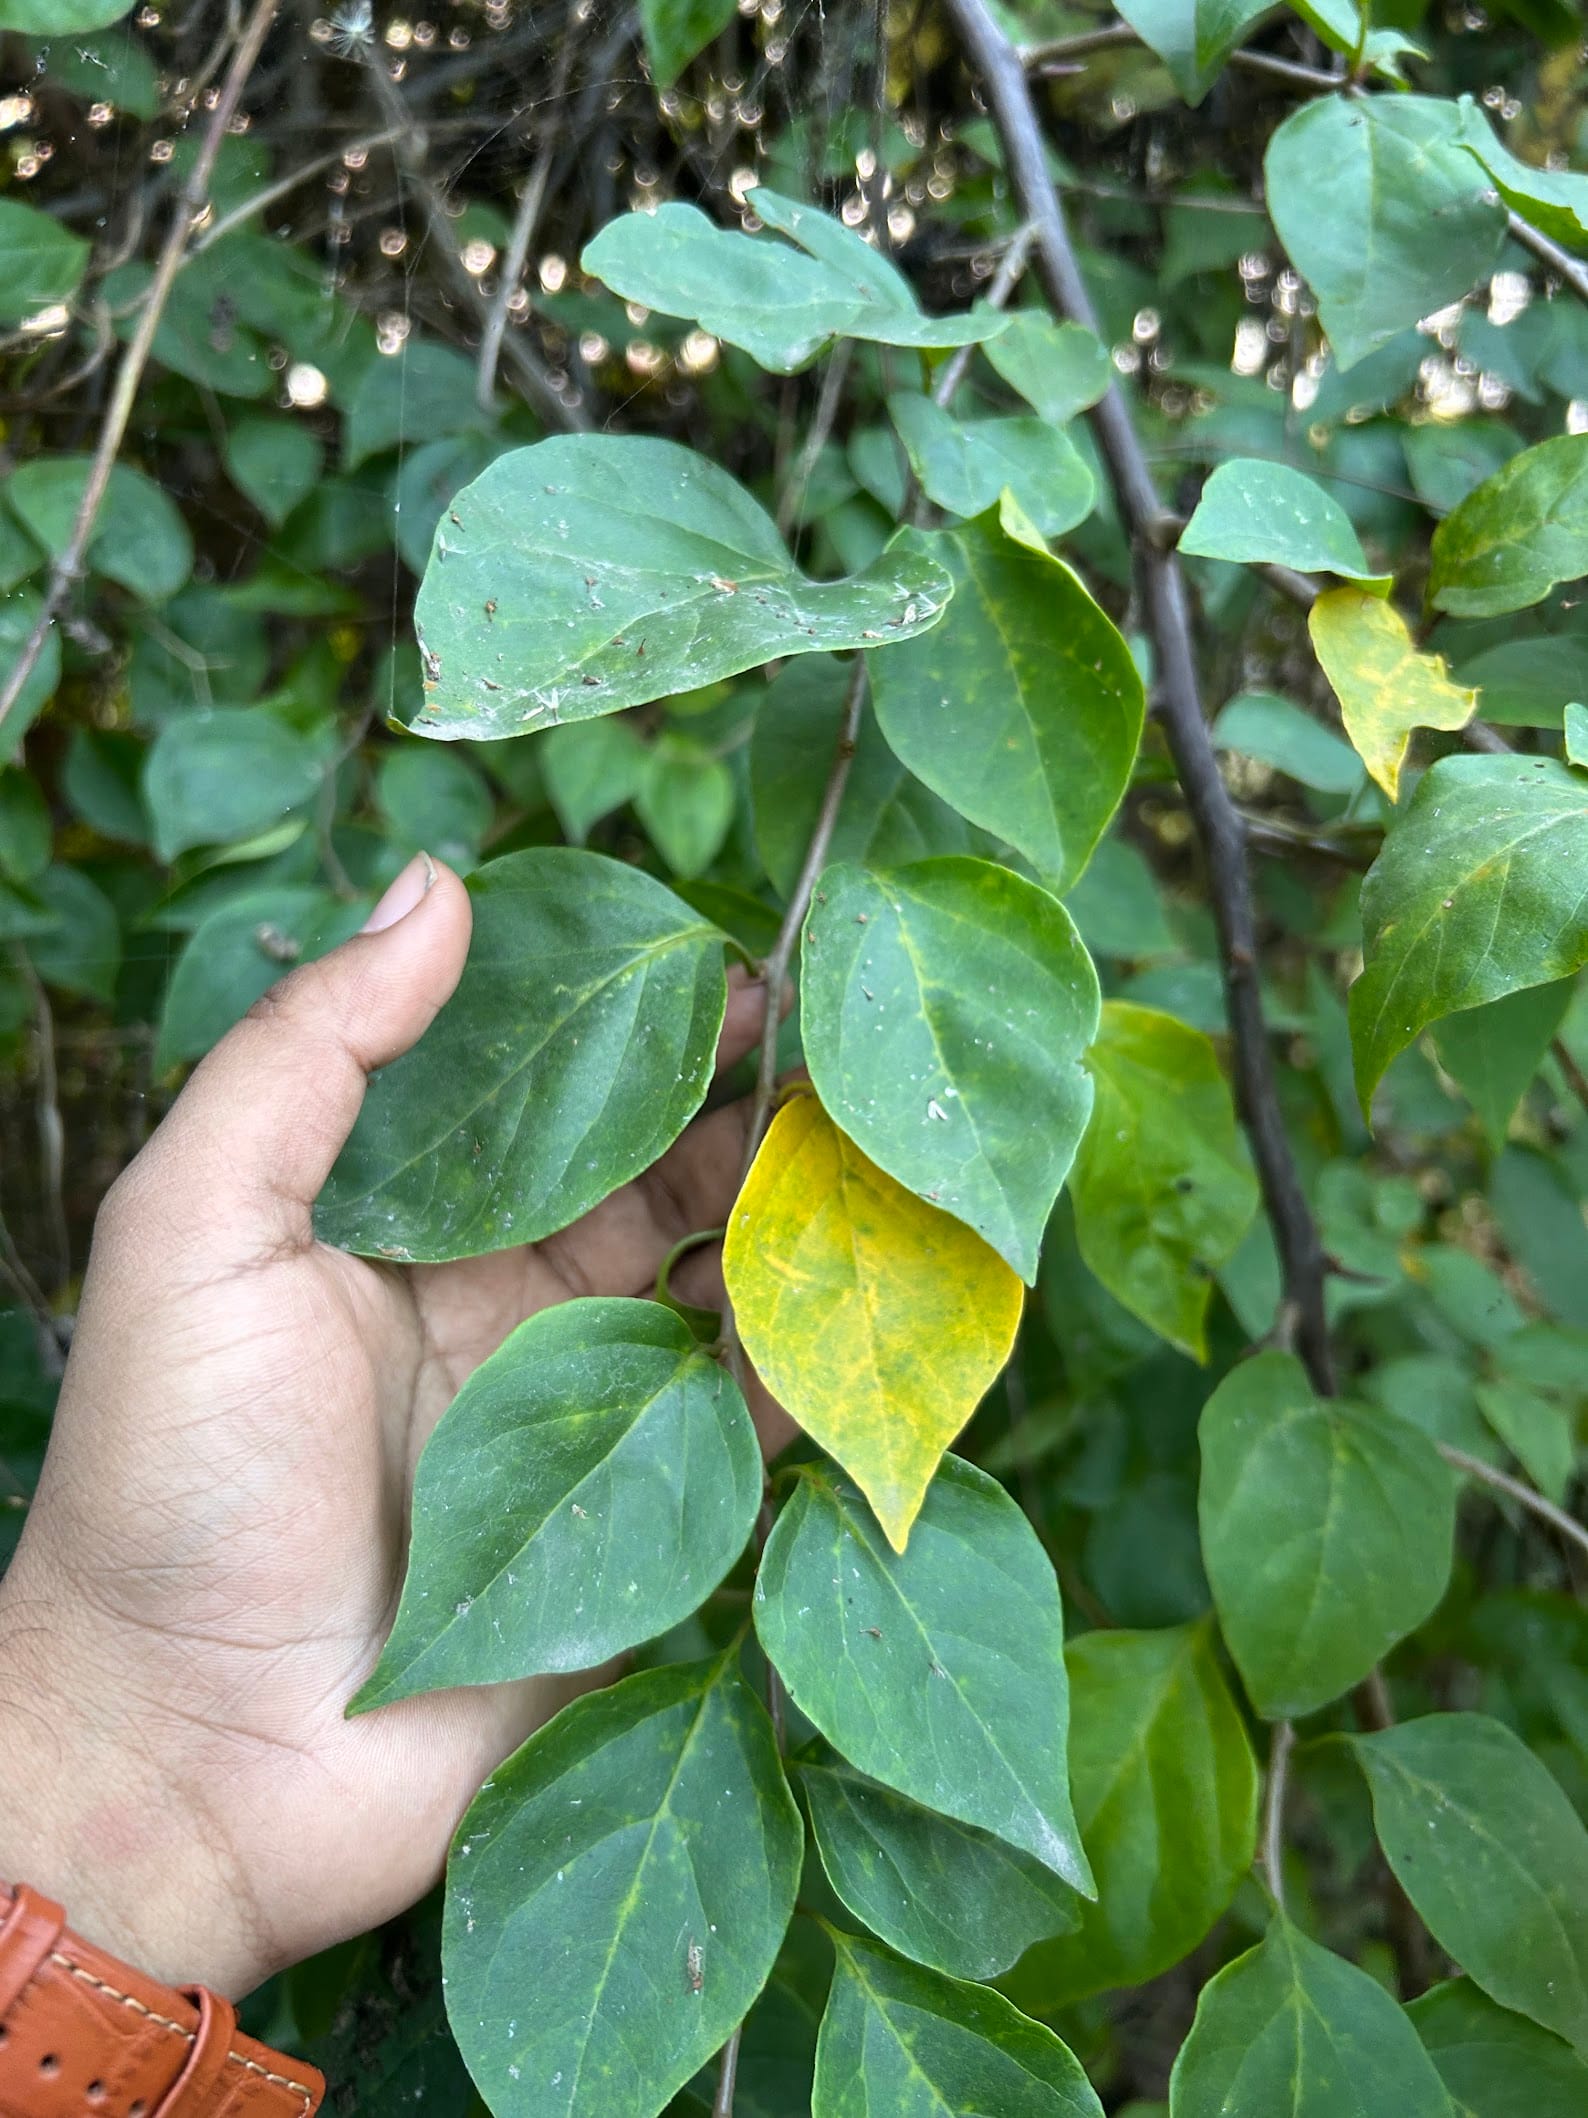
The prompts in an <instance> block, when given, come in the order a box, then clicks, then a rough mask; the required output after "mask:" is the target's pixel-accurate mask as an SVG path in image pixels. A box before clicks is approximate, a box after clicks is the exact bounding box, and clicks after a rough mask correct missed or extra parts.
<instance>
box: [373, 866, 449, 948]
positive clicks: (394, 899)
mask: <svg viewBox="0 0 1588 2118" xmlns="http://www.w3.org/2000/svg"><path fill="white" fill-rule="evenodd" d="M435 880H436V864H435V862H434V861H433V860H432V859H431V858H430V855H429V854H428V853H416V854H415V855H414V857H413V859H412V860H411V861H410V862H409V863H408V865H407V867H406V868H404V870H403V872H402V873H401V875H399V876H398V878H397V880H396V881H395V882H394V883H391V884H389V885H388V887H387V890H386V894H385V896H384V897H383V898H382V899H381V901H380V903H379V904H378V905H377V906H376V907H375V909H374V911H373V912H371V914H370V915H369V917H368V919H366V920H365V922H364V925H363V928H362V932H364V933H365V934H383V933H385V931H386V929H387V928H388V927H394V926H396V924H397V922H398V920H399V919H404V918H406V917H407V915H408V914H409V913H410V912H411V911H412V910H413V908H414V906H415V905H417V904H422V903H423V902H424V900H425V898H427V897H428V896H429V895H430V892H431V890H432V889H433V888H434V886H435Z"/></svg>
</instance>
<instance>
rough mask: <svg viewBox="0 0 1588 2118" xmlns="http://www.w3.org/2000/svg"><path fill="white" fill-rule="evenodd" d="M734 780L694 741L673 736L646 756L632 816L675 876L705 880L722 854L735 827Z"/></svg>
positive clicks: (658, 742) (659, 741)
mask: <svg viewBox="0 0 1588 2118" xmlns="http://www.w3.org/2000/svg"><path fill="white" fill-rule="evenodd" d="M735 802H736V790H735V787H734V782H733V774H732V773H731V772H730V771H729V770H728V767H727V766H726V765H725V764H724V763H723V761H722V759H721V758H719V757H714V756H713V755H712V753H711V751H710V750H708V749H707V748H706V747H705V745H704V744H702V743H697V742H696V741H695V740H694V739H693V737H691V736H687V735H678V734H674V733H672V732H671V731H668V732H664V733H663V734H662V735H661V736H659V737H658V738H657V740H656V742H655V743H653V744H652V746H651V748H650V750H649V751H648V752H647V754H646V760H645V771H644V773H643V775H642V776H641V779H640V784H639V786H638V787H637V788H636V789H635V794H634V813H635V814H636V816H638V818H639V820H640V822H641V823H642V824H643V825H644V827H645V830H646V833H647V835H648V836H649V838H650V841H651V844H652V845H653V846H654V847H655V848H656V850H657V852H658V853H660V855H661V856H662V858H663V860H665V861H666V863H667V865H668V867H669V868H670V869H671V870H672V872H673V874H675V875H678V876H681V877H683V878H684V879H685V880H686V881H687V880H688V879H689V878H690V877H692V876H695V875H700V874H703V873H704V871H705V870H706V869H707V868H709V867H710V866H711V864H712V862H713V861H714V860H715V859H716V857H717V855H718V854H719V853H720V852H721V851H722V844H723V840H724V839H725V838H726V837H727V836H728V832H729V829H730V827H731V826H732V823H733V813H734V808H735Z"/></svg>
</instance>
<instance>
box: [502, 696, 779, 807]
mask: <svg viewBox="0 0 1588 2118" xmlns="http://www.w3.org/2000/svg"><path fill="white" fill-rule="evenodd" d="M791 666H792V667H793V668H795V669H798V668H800V667H801V666H802V665H801V664H800V663H798V662H795V663H793V664H792V665H791ZM537 740H539V741H540V743H541V766H542V770H543V771H544V773H545V776H546V793H547V795H548V796H549V797H550V799H551V805H552V807H553V809H555V810H556V812H557V821H558V822H559V823H560V824H561V825H562V828H563V829H564V831H566V832H567V834H568V836H569V837H570V838H571V839H572V840H573V841H574V843H575V844H576V845H580V846H582V845H583V844H584V842H585V839H586V838H587V837H588V836H589V833H590V827H591V825H592V824H598V823H600V821H601V819H602V817H604V816H610V815H611V814H612V812H613V810H614V809H621V808H622V807H623V805H624V803H625V802H631V801H632V800H633V799H634V797H635V795H636V794H638V793H639V791H640V784H641V782H642V781H643V780H644V778H645V768H646V764H647V761H648V759H649V757H650V752H649V751H648V750H647V749H646V747H645V745H644V743H643V742H642V741H641V740H640V737H639V734H638V732H637V730H636V729H635V728H633V727H632V726H631V724H630V723H629V722H627V721H619V720H601V721H570V722H569V723H568V725H567V726H566V727H564V728H552V729H550V730H548V731H547V733H546V734H545V736H544V737H541V738H538V739H537Z"/></svg>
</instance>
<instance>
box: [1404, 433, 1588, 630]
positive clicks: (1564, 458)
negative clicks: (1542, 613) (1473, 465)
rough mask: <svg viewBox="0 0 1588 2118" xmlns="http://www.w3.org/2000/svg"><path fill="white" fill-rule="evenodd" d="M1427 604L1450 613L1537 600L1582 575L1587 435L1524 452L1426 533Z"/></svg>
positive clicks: (1586, 560)
mask: <svg viewBox="0 0 1588 2118" xmlns="http://www.w3.org/2000/svg"><path fill="white" fill-rule="evenodd" d="M1432 551H1433V565H1432V568H1431V570H1430V572H1429V576H1428V601H1429V603H1430V604H1431V605H1432V607H1433V608H1434V609H1435V610H1447V611H1449V612H1451V613H1452V615H1453V616H1455V617H1458V618H1493V617H1499V616H1502V615H1503V614H1504V613H1505V612H1506V611H1511V610H1522V609H1524V608H1526V606H1527V605H1528V604H1530V603H1537V602H1540V601H1541V600H1542V599H1543V598H1544V597H1545V596H1547V595H1548V594H1549V592H1550V590H1551V589H1552V588H1553V587H1554V586H1555V584H1556V583H1557V582H1558V581H1575V580H1577V579H1578V578H1579V577H1580V576H1581V575H1583V574H1585V573H1588V434H1561V435H1558V436H1557V437H1556V439H1555V440H1553V441H1541V442H1540V443H1539V444H1538V446H1537V448H1532V449H1524V450H1523V451H1522V453H1521V455H1520V456H1513V457H1512V458H1511V460H1510V461H1509V462H1508V463H1505V464H1502V465H1501V466H1500V468H1499V470H1497V471H1496V472H1495V473H1494V475H1493V476H1492V477H1490V478H1486V479H1485V480H1484V482H1483V483H1482V485H1480V486H1478V487H1477V488H1476V490H1475V491H1473V492H1470V493H1469V494H1468V495H1467V497H1466V499H1465V500H1463V501H1462V503H1461V505H1460V506H1459V507H1458V508H1457V509H1456V510H1455V512H1454V514H1451V515H1447V516H1446V517H1445V519H1444V521H1443V522H1441V523H1440V525H1439V527H1438V528H1437V529H1436V530H1435V531H1434V541H1433V547H1432Z"/></svg>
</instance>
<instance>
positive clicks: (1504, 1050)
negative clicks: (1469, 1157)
mask: <svg viewBox="0 0 1588 2118" xmlns="http://www.w3.org/2000/svg"><path fill="white" fill-rule="evenodd" d="M1573 990H1574V981H1573V980H1572V979H1570V978H1558V979H1556V981H1555V983H1554V984H1553V985H1531V986H1524V987H1523V988H1522V990H1521V991H1520V992H1519V993H1508V994H1507V995H1506V997H1505V998H1504V999H1503V1000H1491V1001H1490V1002H1489V1003H1488V1005H1487V1006H1486V1007H1476V1008H1468V1009H1466V1010H1465V1012H1464V1013H1462V1014H1460V1015H1450V1016H1447V1017H1446V1019H1445V1020H1444V1021H1443V1022H1441V1023H1440V1024H1439V1026H1438V1028H1437V1029H1436V1030H1435V1032H1434V1046H1435V1049H1436V1050H1437V1051H1438V1053H1439V1063H1440V1065H1441V1066H1442V1067H1443V1068H1444V1070H1445V1072H1446V1073H1447V1074H1448V1075H1449V1076H1450V1078H1451V1079H1452V1080H1453V1081H1454V1082H1455V1084H1456V1086H1457V1087H1458V1088H1459V1089H1460V1090H1461V1093H1462V1094H1463V1095H1464V1096H1465V1097H1466V1099H1467V1101H1468V1102H1469V1103H1470V1104H1471V1105H1472V1107H1473V1109H1474V1110H1475V1111H1476V1112H1477V1114H1478V1116H1479V1118H1480V1119H1481V1120H1482V1122H1483V1129H1484V1131H1485V1132H1486V1133H1487V1134H1488V1136H1489V1140H1490V1142H1491V1144H1492V1145H1494V1146H1495V1147H1503V1146H1504V1144H1505V1136H1506V1133H1507V1132H1508V1131H1509V1129H1510V1124H1511V1119H1512V1116H1513V1115H1514V1113H1515V1110H1516V1107H1517V1105H1518V1104H1519V1103H1520V1102H1521V1100H1522V1098H1523V1096H1524V1095H1525V1094H1526V1093H1527V1088H1528V1084H1529V1082H1531V1081H1532V1079H1533V1077H1534V1075H1535V1074H1537V1072H1538V1070H1539V1068H1540V1067H1541V1066H1542V1065H1543V1063H1544V1060H1545V1058H1546V1056H1547V1054H1548V1052H1549V1047H1550V1042H1551V1040H1552V1038H1553V1037H1554V1035H1555V1032H1556V1031H1557V1030H1558V1029H1559V1028H1560V1025H1561V1022H1562V1019H1563V1018H1564V1016H1565V1013H1566V1010H1567V1008H1568V1007H1569V1006H1570V1005H1571V996H1572V992H1573Z"/></svg>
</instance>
